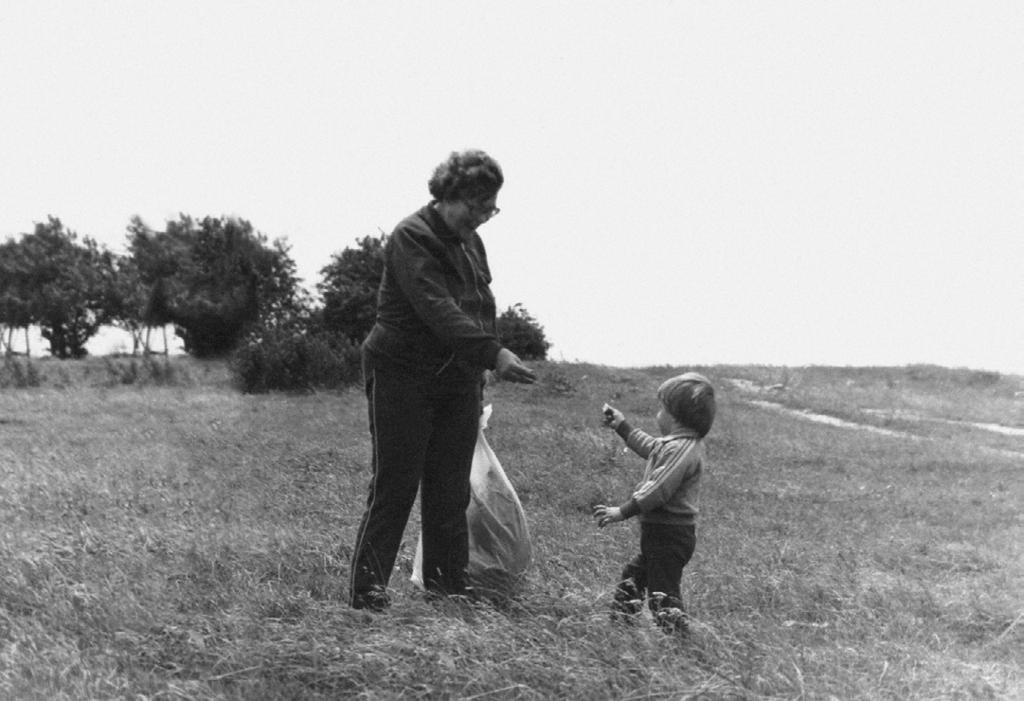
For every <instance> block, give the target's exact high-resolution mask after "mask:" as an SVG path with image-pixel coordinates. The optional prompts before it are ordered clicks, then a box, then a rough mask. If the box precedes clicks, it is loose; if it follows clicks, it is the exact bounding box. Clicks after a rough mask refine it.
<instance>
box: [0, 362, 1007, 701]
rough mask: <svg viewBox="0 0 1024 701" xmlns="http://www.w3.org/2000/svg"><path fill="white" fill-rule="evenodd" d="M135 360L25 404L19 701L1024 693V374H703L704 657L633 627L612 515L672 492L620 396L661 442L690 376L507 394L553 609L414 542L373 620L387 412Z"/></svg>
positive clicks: (688, 591) (547, 385) (699, 641)
mask: <svg viewBox="0 0 1024 701" xmlns="http://www.w3.org/2000/svg"><path fill="white" fill-rule="evenodd" d="M140 362H141V361H140ZM130 363H131V361H128V360H124V359H121V360H116V361H115V360H110V359H92V360H87V361H81V362H74V363H70V362H69V363H57V362H56V361H53V362H49V363H47V362H40V363H36V364H35V365H36V367H35V368H34V369H33V370H32V371H31V372H32V373H34V378H35V382H22V384H26V385H28V386H26V387H24V388H22V389H16V388H12V387H10V386H8V387H7V388H6V389H2V390H0V522H2V524H3V533H2V540H0V698H4V699H47V700H50V699H107V698H131V699H247V700H248V699H292V698H301V699H317V698H323V699H336V698H367V699H378V698H379V699H390V698H458V699H551V698H579V699H642V698H671V699H683V698H706V699H844V700H845V699H872V700H877V699H1021V698H1024V520H1022V506H1024V438H1022V437H1020V436H1014V435H1009V434H1001V433H995V432H993V431H990V430H985V429H981V428H978V427H977V426H973V425H972V424H975V423H986V424H987V423H999V424H1003V425H1008V426H1015V427H1024V399H1022V397H1021V396H1020V392H1021V391H1022V390H1024V384H1022V383H1024V378H1020V377H1008V376H1000V375H998V374H995V373H987V372H975V371H969V370H948V369H942V368H935V367H930V366H927V367H925V366H913V367H905V368H870V369H868V368H772V367H752V366H751V367H723V366H719V367H707V368H702V370H703V371H704V372H705V373H706V374H708V375H709V376H710V377H711V379H712V381H713V382H714V383H715V385H716V387H717V390H718V398H719V414H718V419H717V421H716V424H715V427H714V428H713V430H712V432H711V434H710V436H709V438H708V453H709V457H710V461H711V462H710V467H709V469H708V471H707V472H706V473H705V481H704V486H703V492H702V493H703V496H702V520H701V522H700V526H699V530H698V545H697V552H696V554H695V556H694V559H693V560H692V561H691V563H690V565H689V566H688V567H687V570H686V572H685V574H684V582H683V593H684V598H685V600H686V602H687V605H688V607H689V610H690V612H691V615H692V616H693V619H694V624H693V628H692V634H691V636H690V638H689V640H687V641H685V642H680V641H675V640H670V639H668V638H666V637H665V636H664V635H662V634H661V633H660V632H659V631H658V630H657V629H655V628H654V627H653V626H652V625H649V622H645V624H643V625H639V626H634V627H622V626H619V625H615V624H613V623H612V622H611V621H609V619H608V616H607V605H608V602H609V600H610V588H611V586H612V585H613V583H614V581H615V578H616V575H617V573H618V570H619V568H620V566H621V564H622V563H623V561H624V560H625V559H626V558H628V557H629V556H630V555H631V554H632V553H633V551H634V549H635V548H636V546H637V542H638V541H637V531H636V524H635V523H627V524H617V525H614V526H610V527H608V528H605V529H602V530H599V529H597V528H596V527H595V526H594V524H593V522H592V520H591V518H590V515H589V507H590V505H591V504H593V503H594V502H596V501H605V500H608V501H612V502H613V503H617V502H618V501H620V500H622V499H624V498H625V497H626V496H627V495H628V494H629V491H630V488H631V486H632V484H633V483H634V482H635V481H636V479H637V478H638V476H639V472H640V469H641V467H642V463H641V461H640V460H639V459H638V458H636V457H635V456H633V455H632V454H629V455H627V454H624V453H623V452H622V443H621V441H620V440H619V439H618V438H616V437H615V436H614V434H613V433H612V432H610V431H608V430H607V429H604V428H602V427H601V426H600V407H601V404H602V402H604V401H612V402H613V403H615V404H616V406H618V407H619V408H620V409H622V410H623V411H624V412H625V413H626V414H627V416H629V417H630V418H631V419H632V420H633V422H634V424H635V425H639V426H642V427H644V428H647V429H648V430H652V431H653V430H655V428H654V421H653V417H654V411H655V409H656V406H655V404H654V401H653V396H654V390H655V388H656V387H657V385H658V383H659V382H660V381H661V380H662V379H664V378H665V377H668V376H669V375H670V374H672V373H674V372H675V371H676V369H673V368H650V369H644V370H639V369H619V368H609V367H602V366H590V365H582V364H561V363H538V364H535V366H536V367H537V369H538V370H539V373H540V375H541V381H540V382H539V383H538V384H537V385H534V386H529V387H526V386H517V385H508V384H498V385H495V386H493V387H491V388H489V389H488V392H487V401H489V402H491V403H493V405H494V415H493V416H492V418H491V424H490V425H491V428H490V429H489V431H488V438H489V441H490V443H491V445H492V447H493V448H494V450H495V452H496V453H497V455H498V456H499V458H500V459H501V460H502V463H503V465H504V467H505V470H506V472H507V473H508V474H509V477H510V478H511V479H512V481H513V483H514V484H515V486H516V488H517V490H518V493H519V496H520V498H521V500H522V502H523V505H524V507H525V509H526V512H527V516H528V518H529V523H530V528H531V532H532V538H533V544H534V553H535V564H534V567H533V568H532V570H531V572H530V575H529V581H528V582H527V586H526V588H525V590H524V592H523V593H522V595H521V597H519V598H518V599H516V600H515V601H513V602H510V603H509V604H508V605H506V606H502V607H493V606H489V605H478V606H473V607H463V608H451V607H448V608H446V607H445V606H438V605H435V604H431V603H428V602H425V601H423V600H422V599H420V598H419V597H417V596H416V594H415V592H414V590H413V587H412V585H411V584H410V583H409V581H408V576H409V573H410V571H411V565H412V557H413V552H414V548H415V536H416V534H417V528H416V526H415V524H411V526H410V528H409V530H408V531H407V538H406V544H405V546H404V548H403V551H402V553H401V554H400V556H399V567H398V571H396V573H395V576H394V577H393V578H392V582H391V585H392V588H393V590H394V591H393V592H392V593H393V598H394V600H395V605H394V606H393V607H392V609H391V610H390V611H389V612H388V613H386V614H384V615H379V616H374V615H371V614H367V613H364V612H360V611H352V610H350V609H349V608H348V607H347V606H346V605H345V602H344V585H345V582H346V580H347V574H348V556H349V553H350V548H351V544H352V542H353V538H354V533H355V529H356V526H357V521H358V518H359V516H360V515H361V512H362V505H363V501H364V495H365V489H366V483H367V477H368V454H369V445H368V433H367V429H366V419H365V402H364V399H363V397H362V395H361V394H360V393H359V392H358V391H356V390H349V391H346V392H341V393H321V394H312V395H302V396H300V395H283V394H278V395H263V396H244V395H241V394H239V393H237V392H236V391H235V390H233V389H232V388H231V384H230V382H229V378H228V374H227V372H226V370H225V369H224V368H223V366H220V365H218V364H215V363H197V362H195V361H188V360H187V359H174V360H172V361H171V365H170V366H163V365H161V364H162V363H163V361H162V360H160V361H156V363H145V364H139V363H137V364H136V367H135V369H134V370H132V369H131V366H130ZM18 373H21V375H20V376H21V377H22V379H23V380H24V378H25V373H26V371H25V370H24V369H23V368H22V369H19V370H18V371H17V372H15V373H14V375H17V374H18ZM7 377H8V379H10V378H11V377H12V375H11V373H10V372H8V374H7ZM16 379H17V377H15V380H16ZM8 384H10V383H8ZM33 384H36V385H38V386H31V385H33ZM763 400H770V401H772V402H773V403H774V404H777V405H780V406H781V407H783V408H785V409H790V410H795V412H800V411H804V410H807V411H810V412H814V413H822V414H827V415H830V416H834V417H837V418H841V419H843V420H846V421H850V422H855V423H859V424H866V425H872V426H875V427H881V428H887V429H892V430H894V431H895V433H893V434H879V433H874V432H871V431H867V430H858V429H853V428H849V427H835V426H829V425H825V424H821V423H814V422H811V421H808V420H806V417H805V416H802V415H801V414H799V413H788V412H787V411H781V410H780V411H774V410H769V409H766V408H765V407H764V406H763V405H758V404H754V403H752V402H753V401H763Z"/></svg>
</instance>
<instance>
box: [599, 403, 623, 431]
mask: <svg viewBox="0 0 1024 701" xmlns="http://www.w3.org/2000/svg"><path fill="white" fill-rule="evenodd" d="M601 411H602V412H604V425H605V426H608V427H610V428H618V427H619V424H620V423H622V422H623V421H624V420H625V418H626V417H625V415H624V414H623V413H622V412H621V411H619V410H618V409H616V408H615V407H613V406H612V405H610V404H605V405H604V406H603V407H601Z"/></svg>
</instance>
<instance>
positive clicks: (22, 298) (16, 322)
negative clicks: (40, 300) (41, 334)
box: [0, 238, 32, 355]
mask: <svg viewBox="0 0 1024 701" xmlns="http://www.w3.org/2000/svg"><path fill="white" fill-rule="evenodd" d="M29 277H30V261H29V260H28V258H27V257H26V255H25V247H24V245H23V244H22V242H20V241H15V240H14V239H13V238H8V239H7V240H6V241H4V243H2V244H0V349H2V350H3V352H4V354H5V355H12V354H13V353H14V332H15V331H16V330H18V329H24V331H25V355H29V353H30V351H31V348H30V346H29V334H28V330H29V326H31V325H32V311H31V295H30V284H29Z"/></svg>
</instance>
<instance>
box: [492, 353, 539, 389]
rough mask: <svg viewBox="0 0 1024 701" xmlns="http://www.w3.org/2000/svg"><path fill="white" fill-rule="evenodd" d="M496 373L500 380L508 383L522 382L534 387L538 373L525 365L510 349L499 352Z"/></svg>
mask: <svg viewBox="0 0 1024 701" xmlns="http://www.w3.org/2000/svg"><path fill="white" fill-rule="evenodd" d="M494 372H495V374H496V375H497V376H498V377H499V378H501V379H502V380H507V381H508V382H521V383H523V384H527V385H532V384H533V383H534V382H536V381H537V375H536V373H534V372H533V370H531V369H530V368H528V367H526V366H525V365H523V361H522V360H520V359H519V356H518V355H516V354H515V353H513V352H512V351H510V350H509V349H508V348H502V349H501V350H500V351H499V352H498V367H497V368H495V370H494Z"/></svg>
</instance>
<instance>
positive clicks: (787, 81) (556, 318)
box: [0, 0, 1024, 372]
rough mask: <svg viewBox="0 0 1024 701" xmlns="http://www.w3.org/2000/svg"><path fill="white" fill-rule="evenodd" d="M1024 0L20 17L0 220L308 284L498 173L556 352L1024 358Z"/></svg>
mask: <svg viewBox="0 0 1024 701" xmlns="http://www.w3.org/2000/svg"><path fill="white" fill-rule="evenodd" d="M1022 37H1024V3H1021V2H1019V0H1006V1H1005V2H996V1H992V2H984V1H979V0H972V1H965V2H944V1H942V0H931V1H929V2H899V1H897V0H885V1H883V2H871V1H869V0H851V1H849V2H844V1H829V2H824V1H819V2H786V1H784V0H776V1H774V2H755V1H750V2H725V1H721V0H714V1H708V2H682V1H670V0H659V1H657V2H653V1H652V2H643V1H639V0H638V1H634V2H623V1H622V0H614V1H610V2H603V1H598V0H586V1H581V2H558V1H556V0H547V1H545V2H537V1H534V0H515V1H509V2H487V1H485V0H475V1H472V2H469V1H467V2H453V1H449V0H430V2H413V1H412V0H409V1H406V2H393V1H391V0H372V1H367V2H344V1H328V0H323V1H322V2H313V1H308V0H307V1H296V0H289V1H287V2H285V1H283V0H282V1H280V2H256V1H247V2H227V1H218V0H205V1H204V2H188V1H183V0H175V1H174V2H159V1H153V0H146V1H145V2H102V1H99V0H97V1H93V2H84V1H83V2H77V1H74V0H64V1H62V2H45V1H40V0H31V1H29V2H22V1H21V0H4V2H3V5H2V7H0V95H2V97H0V238H2V237H6V236H13V235H17V234H20V233H24V232H29V231H31V230H32V228H33V226H34V223H35V222H38V221H45V219H46V217H47V215H54V216H57V217H60V218H61V220H62V221H63V222H64V223H65V225H66V226H67V227H69V228H70V229H72V230H73V231H76V232H77V233H78V234H79V235H80V236H91V237H93V238H95V239H97V240H99V241H101V242H103V243H105V244H107V245H108V246H109V247H111V248H112V249H114V250H118V251H121V250H123V244H124V240H125V226H126V225H127V224H128V221H129V218H130V217H131V216H132V215H135V214H138V215H140V216H142V218H143V219H144V220H145V221H146V222H147V223H148V224H149V225H150V226H151V227H153V228H157V229H160V228H163V225H164V223H165V222H166V221H167V220H168V219H175V218H177V216H178V214H179V213H186V214H189V215H192V216H194V217H197V218H201V217H204V216H207V215H211V216H221V215H236V216H240V217H243V218H245V219H247V220H249V221H250V222H252V224H253V226H254V227H255V228H256V229H258V230H260V231H262V232H263V233H265V234H266V235H267V236H269V237H270V238H278V237H284V238H286V239H287V240H288V242H289V243H290V244H291V246H292V256H293V258H294V259H295V261H296V262H297V264H298V266H299V271H300V274H301V275H302V276H303V277H304V278H305V279H306V281H307V283H308V284H309V285H310V286H312V285H313V284H315V283H316V281H317V280H318V276H319V271H320V269H321V268H322V267H323V266H324V265H326V264H327V263H328V262H329V260H330V256H331V254H332V253H336V252H338V251H340V250H342V249H343V248H345V247H348V246H352V245H354V243H355V240H356V239H357V238H361V237H363V236H365V235H368V234H377V233H378V232H379V230H383V231H390V230H391V228H392V227H393V226H394V225H395V224H396V223H397V222H398V221H399V220H400V219H401V218H403V217H404V216H405V215H406V214H408V213H410V212H411V211H413V210H414V209H415V208H417V207H419V206H421V205H423V204H425V203H426V202H427V200H428V199H429V195H428V193H427V187H426V182H427V179H428V177H429V176H430V173H431V171H432V170H433V168H434V166H435V165H436V164H437V163H438V162H440V161H441V160H443V159H444V158H445V157H446V156H447V154H448V153H449V152H450V151H451V150H453V149H461V148H465V147H480V148H483V149H485V150H487V151H489V152H490V153H491V154H492V155H493V156H494V157H495V158H496V159H497V160H498V161H499V162H500V163H501V164H502V166H503V168H504V170H505V176H506V185H505V187H504V189H503V190H502V192H501V194H500V196H499V201H498V204H499V205H500V206H501V209H502V212H501V214H500V215H499V216H498V217H496V218H495V219H494V220H492V221H491V222H489V223H488V224H486V225H485V226H484V227H482V228H481V230H480V231H481V234H482V235H483V237H484V241H485V243H486V245H487V247H488V253H489V257H490V260H491V267H492V269H493V272H494V276H495V281H494V291H495V294H496V295H497V297H498V303H499V305H500V306H501V307H502V308H504V307H507V306H509V305H512V304H514V303H517V302H518V303H522V304H523V305H525V307H526V308H527V309H528V310H529V311H530V312H531V313H532V314H533V315H534V316H535V317H536V318H537V319H538V320H539V321H540V323H541V324H542V325H543V326H544V328H545V331H546V333H547V336H548V338H549V340H550V341H552V342H553V344H554V346H553V348H552V351H551V357H553V358H554V359H565V360H587V361H593V362H597V363H603V364H608V365H616V366H632V365H649V364H672V365H686V364H697V363H701V364H705V363H763V364H773V365H803V364H838V365H882V364H884V365H902V364H907V363H919V362H925V363H936V364H940V365H948V366H967V367H972V368H980V369H995V370H1003V371H1013V372H1024V313H1022V310H1024V39H1022Z"/></svg>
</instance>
